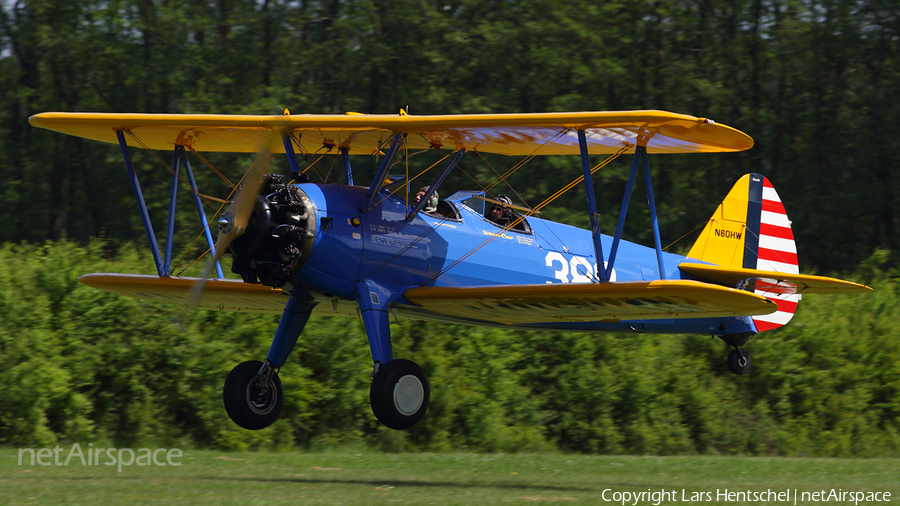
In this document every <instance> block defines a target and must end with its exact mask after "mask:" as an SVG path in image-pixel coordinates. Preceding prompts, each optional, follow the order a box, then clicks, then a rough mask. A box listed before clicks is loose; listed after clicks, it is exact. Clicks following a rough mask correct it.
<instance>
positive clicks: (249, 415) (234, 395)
mask: <svg viewBox="0 0 900 506" xmlns="http://www.w3.org/2000/svg"><path fill="white" fill-rule="evenodd" d="M266 365H267V367H266V368H265V370H262V368H263V363H262V362H260V361H259V360H250V361H248V362H244V363H242V364H238V365H237V366H236V367H235V368H234V369H232V370H231V372H230V373H229V374H228V378H227V379H226V380H225V388H224V389H223V391H222V399H223V400H224V402H225V411H227V412H228V416H229V417H231V419H232V420H233V421H234V423H236V424H238V425H240V426H241V427H243V428H245V429H249V430H259V429H264V428H266V427H268V426H269V425H271V424H272V422H274V421H275V419H276V418H278V413H279V412H280V411H281V405H282V403H283V402H284V390H283V389H282V388H281V380H280V379H279V378H278V375H277V374H275V370H274V369H272V368H271V367H269V366H268V363H267V364H266Z"/></svg>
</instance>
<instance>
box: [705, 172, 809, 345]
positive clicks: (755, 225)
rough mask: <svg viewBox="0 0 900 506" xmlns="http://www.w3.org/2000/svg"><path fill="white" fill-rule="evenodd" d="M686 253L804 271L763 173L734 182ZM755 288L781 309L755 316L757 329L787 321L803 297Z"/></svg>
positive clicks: (727, 264) (781, 208) (749, 266)
mask: <svg viewBox="0 0 900 506" xmlns="http://www.w3.org/2000/svg"><path fill="white" fill-rule="evenodd" d="M688 257H690V258H695V259H697V260H702V261H704V262H709V263H711V264H716V265H720V266H723V267H733V268H735V267H736V268H744V269H759V270H763V271H774V272H784V273H791V274H799V273H800V269H799V267H798V264H797V246H796V244H795V243H794V233H793V231H791V222H790V220H788V217H787V213H786V212H785V210H784V206H783V205H782V203H781V199H780V198H779V197H778V193H777V192H775V188H774V187H773V186H772V183H770V182H769V180H768V179H766V178H765V177H763V176H762V175H760V174H745V175H744V176H743V177H741V179H739V180H738V182H737V183H735V185H734V187H732V188H731V191H730V192H728V195H727V196H726V197H725V200H724V201H723V202H722V203H721V204H719V208H718V209H716V212H715V213H714V214H713V215H712V218H710V219H709V222H707V224H706V227H705V228H704V229H703V232H702V233H701V234H700V237H699V238H697V242H695V243H694V245H693V247H691V251H690V253H688ZM755 292H756V293H757V294H760V295H763V296H765V297H768V298H770V299H773V300H774V301H775V302H776V303H777V304H778V311H776V312H774V313H772V314H768V315H763V316H754V317H753V321H754V323H756V328H757V330H758V331H759V332H763V331H765V330H771V329H774V328H778V327H781V326H782V325H785V324H787V322H789V321H790V320H791V317H793V316H794V311H796V309H797V304H798V303H799V302H800V295H799V294H787V295H785V294H777V293H772V292H768V291H767V290H766V287H764V286H762V284H761V283H757V285H756V289H755Z"/></svg>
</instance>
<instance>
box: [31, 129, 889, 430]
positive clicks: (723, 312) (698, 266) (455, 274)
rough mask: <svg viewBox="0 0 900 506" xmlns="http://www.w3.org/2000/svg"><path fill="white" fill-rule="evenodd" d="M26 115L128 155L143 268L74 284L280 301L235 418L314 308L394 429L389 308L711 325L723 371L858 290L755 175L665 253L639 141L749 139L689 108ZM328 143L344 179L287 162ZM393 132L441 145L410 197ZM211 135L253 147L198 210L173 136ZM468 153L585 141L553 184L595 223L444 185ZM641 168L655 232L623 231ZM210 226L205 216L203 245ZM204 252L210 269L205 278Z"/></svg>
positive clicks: (215, 302)
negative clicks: (146, 253)
mask: <svg viewBox="0 0 900 506" xmlns="http://www.w3.org/2000/svg"><path fill="white" fill-rule="evenodd" d="M30 122H31V124H32V125H34V126H36V127H40V128H46V129H49V130H53V131H56V132H61V133H65V134H69V135H75V136H79V137H84V138H87V139H93V140H97V141H102V142H108V143H116V144H119V146H120V147H121V150H122V154H123V156H124V158H125V164H126V166H127V170H128V174H129V177H130V179H131V182H132V185H133V189H134V193H135V196H136V198H137V204H138V210H139V213H140V215H141V217H142V218H143V222H144V226H145V228H146V233H147V237H148V240H149V243H150V248H151V251H152V252H153V256H154V259H155V262H156V267H157V271H158V276H146V275H132V274H105V273H104V274H88V275H85V276H82V277H81V278H79V281H80V282H82V283H83V284H85V285H88V286H91V287H94V288H99V289H101V290H106V291H108V292H112V293H116V294H121V295H126V296H130V297H137V298H141V299H147V300H152V301H158V302H166V303H174V304H184V305H187V306H194V307H201V308H210V309H219V310H233V311H271V312H281V314H282V316H281V320H280V323H279V324H278V327H277V330H276V331H275V336H274V338H273V340H272V345H271V348H270V349H269V353H268V356H267V357H266V359H265V360H264V361H262V362H260V361H248V362H244V363H241V364H239V365H238V366H237V367H235V368H234V369H233V370H232V371H231V373H230V374H229V375H228V377H227V379H226V380H225V386H224V391H223V399H224V403H225V408H226V410H227V412H228V414H229V416H230V417H231V418H232V419H233V420H234V421H235V422H236V423H237V424H238V425H240V426H241V427H244V428H247V429H261V428H263V427H266V426H268V425H269V424H271V423H272V422H273V421H274V420H275V418H276V417H277V416H278V412H279V410H280V408H281V405H282V400H283V391H282V386H281V381H280V380H279V378H278V371H279V368H280V367H282V366H283V365H284V364H285V361H286V360H287V357H288V355H289V354H290V352H291V349H292V348H293V346H294V344H295V343H296V341H297V339H298V337H299V336H300V333H301V331H302V330H303V327H304V325H305V324H306V322H307V321H308V319H309V318H310V317H311V316H312V315H314V314H320V315H331V316H347V317H354V318H357V317H359V318H361V319H362V321H363V323H364V325H365V330H366V334H367V337H368V342H369V347H370V350H371V354H372V360H373V361H374V371H373V373H372V384H371V389H370V401H371V405H372V411H373V412H374V414H375V416H376V417H377V418H378V420H380V421H381V422H382V423H383V424H384V425H386V426H388V427H391V428H394V429H406V428H409V427H411V426H413V425H414V424H415V423H417V422H418V421H419V420H420V419H421V418H422V417H423V416H424V414H425V411H426V409H427V407H428V403H429V398H430V387H429V382H428V378H427V377H426V375H425V373H424V372H423V371H422V369H421V368H420V367H419V366H418V365H416V364H415V363H414V362H412V361H409V360H404V359H395V358H394V356H393V353H392V347H391V335H390V321H391V319H392V318H395V319H417V320H431V321H439V322H449V323H454V324H463V325H487V326H495V327H502V328H515V329H523V330H528V329H556V330H569V331H574V330H577V331H596V332H631V331H633V332H639V333H644V332H651V333H692V334H694V333H702V334H711V335H713V336H717V337H719V338H721V339H722V340H723V341H724V342H725V343H727V344H728V345H730V346H732V347H733V348H734V349H733V350H732V351H731V352H730V354H729V355H728V357H727V363H728V367H729V369H730V370H731V371H732V372H733V373H735V374H745V373H747V371H748V370H749V368H750V355H749V353H748V352H747V351H746V350H745V349H743V348H742V346H744V345H745V344H746V343H747V341H748V340H749V339H750V338H751V337H752V336H754V335H755V334H757V333H759V332H762V331H765V330H770V329H774V328H777V327H780V326H782V325H784V324H786V323H787V322H788V321H789V320H790V319H791V316H792V315H793V314H794V311H795V309H796V307H797V304H798V302H799V301H800V297H801V296H802V295H803V294H807V293H854V292H867V291H870V290H871V289H870V288H868V287H866V286H863V285H859V284H856V283H851V282H848V281H842V280H838V279H833V278H827V277H820V276H810V275H803V274H800V273H799V269H798V261H797V249H796V246H795V243H794V237H793V233H792V231H791V222H790V221H789V220H788V218H787V214H786V212H785V210H784V206H783V205H782V203H781V199H780V198H779V196H778V194H777V192H776V191H775V189H774V187H773V186H772V184H771V183H770V182H769V180H768V179H766V178H765V177H763V176H762V175H760V174H755V173H754V174H747V175H745V176H743V177H742V178H741V179H740V180H739V181H738V182H737V183H736V184H735V186H734V187H733V188H732V190H731V191H730V192H729V193H728V195H727V196H726V197H725V199H724V201H723V202H722V203H721V205H719V207H718V209H716V211H715V213H714V214H713V216H712V217H711V218H710V219H709V221H708V223H707V224H706V226H705V228H704V229H703V231H702V233H701V234H700V237H699V238H698V239H697V241H696V242H695V243H694V245H693V247H692V248H691V250H690V252H689V253H688V255H687V256H682V255H677V254H671V253H664V252H663V250H662V247H661V245H660V234H659V226H658V223H657V211H656V206H655V201H654V195H653V185H652V183H651V177H650V169H649V161H648V160H649V158H648V155H650V154H658V153H714V152H734V151H742V150H746V149H749V148H750V147H752V145H753V140H752V139H751V138H750V137H749V136H747V135H746V134H744V133H742V132H740V131H738V130H735V129H733V128H731V127H728V126H725V125H722V124H719V123H715V122H714V121H711V120H708V119H704V118H696V117H693V116H687V115H683V114H674V113H669V112H663V111H629V112H578V113H541V114H472V115H443V116H413V115H408V114H406V113H405V112H404V111H401V113H400V114H399V115H361V114H354V113H348V114H346V115H305V114H304V115H291V114H289V113H288V111H285V113H284V114H283V115H271V116H249V115H244V116H235V115H202V114H184V115H182V114H101V113H43V114H38V115H36V116H33V117H32V118H31V119H30ZM135 146H140V147H143V148H147V149H150V150H172V151H174V155H173V160H174V163H173V165H172V167H171V170H172V173H173V176H172V186H171V200H170V205H169V217H168V223H167V229H166V243H165V250H164V252H162V253H161V252H160V249H159V246H158V243H157V240H156V233H155V229H154V227H153V225H152V223H151V220H150V215H149V213H148V211H147V204H146V202H145V200H144V197H143V194H142V190H141V186H140V184H139V181H138V175H137V173H136V171H135V168H134V166H133V164H132V161H131V155H130V148H131V147H135ZM323 149H324V150H325V151H326V152H329V153H332V154H333V155H334V156H336V157H337V160H338V161H339V163H340V165H339V167H342V168H343V174H342V178H341V179H342V180H343V184H334V183H313V182H309V180H308V178H307V177H306V174H304V171H303V170H301V163H299V162H298V156H301V157H307V159H308V157H309V153H312V152H315V151H321V150H323ZM404 149H406V150H408V149H417V150H429V149H437V150H443V151H446V152H448V154H447V155H446V156H445V157H444V160H445V162H446V163H444V164H443V166H442V167H440V168H439V170H438V171H437V172H438V173H437V174H436V176H435V177H434V179H433V180H432V181H431V182H430V184H428V185H427V186H426V187H424V188H422V190H421V191H420V192H419V199H418V200H414V199H413V198H412V196H413V195H415V192H414V191H413V189H411V188H410V184H411V183H410V180H409V178H408V176H406V177H399V178H397V177H394V176H391V175H390V174H389V171H390V168H391V166H392V161H393V160H394V158H395V155H397V153H398V152H401V150H404ZM213 151H215V152H251V153H252V152H258V153H260V157H259V158H258V159H257V162H256V163H255V164H254V165H253V166H252V167H251V169H250V170H249V171H248V172H247V173H246V174H245V177H244V179H243V184H242V185H241V187H240V190H239V191H238V192H237V193H236V196H234V197H233V198H232V197H229V198H228V199H224V200H223V202H226V203H228V204H230V206H229V207H228V209H227V210H226V211H225V212H223V213H221V214H219V215H217V216H213V217H211V219H210V220H208V219H207V216H206V213H205V210H204V207H203V204H202V202H201V196H203V194H201V193H200V191H199V189H198V188H197V185H196V182H195V178H194V175H193V172H192V169H191V165H190V161H189V157H188V153H189V152H194V153H199V152H213ZM471 152H476V153H479V154H486V153H495V154H501V155H509V156H517V157H533V156H550V155H573V156H578V157H580V162H581V166H582V169H583V175H582V176H581V177H580V178H579V179H578V180H576V181H574V182H572V183H571V184H570V185H568V186H567V187H565V188H564V189H563V190H561V191H565V190H568V189H569V188H572V187H574V186H575V185H580V184H581V183H582V182H583V183H584V184H583V187H584V189H585V194H584V195H585V201H586V211H587V213H588V215H589V217H590V223H591V230H582V229H579V228H575V227H571V226H568V225H564V224H560V223H554V222H552V221H549V220H546V219H541V218H540V217H539V216H538V213H539V211H540V209H541V208H542V207H543V206H544V205H545V204H546V203H547V202H549V201H550V200H552V198H551V199H548V200H547V201H545V203H542V204H541V205H538V206H535V207H528V206H526V205H524V203H522V205H519V204H514V203H513V202H512V200H511V199H509V198H508V197H507V196H505V195H494V194H492V193H491V192H490V189H491V186H488V187H483V188H481V189H478V190H473V191H457V192H456V193H454V194H453V195H450V196H448V197H447V198H444V199H441V198H439V197H438V195H439V193H438V192H437V190H438V188H439V187H440V186H441V184H442V183H443V182H444V180H445V179H446V177H447V175H448V174H450V172H451V171H453V170H454V167H456V166H457V165H458V163H459V161H460V160H461V159H462V158H463V157H464V156H465V155H466V154H467V153H471ZM279 153H285V154H286V155H287V159H288V161H289V163H290V165H291V170H292V176H293V180H292V181H287V182H286V181H285V177H284V176H281V175H272V174H270V175H264V174H263V172H264V170H265V167H266V165H267V163H268V160H269V159H270V158H271V156H272V155H274V154H279ZM373 153H378V154H383V155H384V157H383V161H382V163H381V164H380V167H379V169H378V171H377V173H376V175H375V177H374V180H373V181H372V182H371V183H370V184H369V185H368V186H357V185H355V184H354V174H353V170H352V167H351V163H350V161H351V156H352V155H372V154H373ZM624 153H632V154H633V155H634V158H633V163H632V165H631V172H630V174H629V179H628V183H627V186H626V189H625V193H624V198H623V201H622V203H621V211H620V213H619V218H618V221H617V223H616V228H615V232H614V234H613V235H612V236H607V235H602V234H601V233H600V224H599V222H598V219H597V216H598V214H597V208H596V202H595V196H594V195H595V194H594V189H593V184H592V177H591V175H592V173H593V171H595V170H597V169H598V168H599V165H598V166H595V167H592V166H591V164H590V161H589V155H597V154H606V155H610V157H614V156H618V155H620V154H624ZM329 156H330V155H329ZM182 170H183V171H184V173H186V175H187V180H186V181H185V184H186V185H187V186H189V188H190V191H191V192H192V193H193V195H194V199H195V203H196V205H197V210H198V212H199V217H200V227H199V228H200V229H203V230H204V233H205V236H206V241H207V244H208V245H209V248H210V251H212V252H213V254H212V255H211V257H212V260H211V261H210V262H209V263H208V266H209V267H208V269H207V271H206V273H204V275H202V276H200V277H196V278H191V277H180V276H172V275H171V274H172V273H171V262H172V242H173V241H172V239H171V238H172V237H173V231H174V226H175V220H174V217H175V200H176V195H177V189H178V186H179V184H180V181H182V180H184V177H182V175H181V171H182ZM640 170H643V178H644V182H645V185H646V191H647V200H648V203H649V208H650V209H649V212H650V226H651V229H652V233H653V237H654V243H655V244H654V247H645V246H640V245H637V244H634V243H630V242H628V241H624V240H622V231H623V227H624V223H625V216H626V212H627V210H628V207H629V201H630V198H631V194H632V190H633V187H634V183H635V179H636V177H637V175H638V172H639V171H640ZM510 172H511V171H510ZM506 177H507V174H504V175H503V176H501V178H503V179H505V178H506ZM398 184H399V185H400V187H402V188H403V191H398V190H397V186H398ZM391 188H394V189H393V190H392V189H391ZM558 194H559V193H558ZM558 194H557V195H558ZM555 196H556V195H554V197H555ZM221 207H224V204H223V205H222V206H221ZM221 207H220V208H221ZM209 223H217V224H218V242H217V243H214V241H213V238H212V234H211V233H210V231H209V228H210V226H209ZM226 251H227V252H229V253H230V254H231V255H232V258H233V260H232V272H234V273H236V274H239V275H240V276H241V278H242V279H241V280H236V279H235V280H231V279H225V276H224V275H223V273H222V270H221V267H220V266H219V262H218V260H219V258H220V257H221V256H222V255H223V254H224V253H225V252H226ZM213 268H214V269H215V270H216V274H215V276H214V278H215V279H209V280H207V278H208V277H210V276H211V275H212V269H213Z"/></svg>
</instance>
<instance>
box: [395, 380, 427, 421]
mask: <svg viewBox="0 0 900 506" xmlns="http://www.w3.org/2000/svg"><path fill="white" fill-rule="evenodd" d="M424 399H425V387H423V386H422V382H421V381H419V378H417V377H415V376H414V375H412V374H407V375H406V376H403V377H402V378H400V379H399V380H397V384H396V385H394V407H396V408H397V411H399V412H400V413H401V414H403V415H404V416H411V415H413V414H415V413H416V412H417V411H419V408H421V407H422V402H423V401H424Z"/></svg>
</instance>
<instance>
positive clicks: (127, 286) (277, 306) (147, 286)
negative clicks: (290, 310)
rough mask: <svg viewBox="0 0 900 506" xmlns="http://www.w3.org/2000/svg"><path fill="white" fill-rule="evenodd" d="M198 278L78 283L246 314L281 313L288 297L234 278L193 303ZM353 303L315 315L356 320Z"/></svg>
mask: <svg viewBox="0 0 900 506" xmlns="http://www.w3.org/2000/svg"><path fill="white" fill-rule="evenodd" d="M198 280H199V278H188V277H162V278H161V277H159V276H147V275H142V274H108V273H96V274H86V275H84V276H81V277H79V278H78V282H79V283H81V284H83V285H86V286H89V287H91V288H96V289H98V290H103V291H106V292H110V293H114V294H117V295H124V296H126V297H134V298H136V299H144V300H150V301H154V302H163V303H166V304H177V305H185V306H190V307H199V308H203V309H219V310H221V311H241V312H249V313H278V314H280V313H281V312H282V311H283V310H284V306H285V304H286V303H287V299H288V294H287V293H285V292H284V291H282V290H277V289H274V288H269V287H266V286H262V285H254V284H250V283H244V282H243V281H239V280H234V279H210V280H207V282H206V285H205V287H204V289H203V295H202V296H201V297H200V300H195V299H194V297H193V295H192V292H191V289H192V288H193V287H194V286H195V285H196V283H197V281H198ZM356 307H357V306H356V304H355V303H352V304H347V303H344V302H343V301H340V304H338V301H332V300H331V299H329V300H327V301H324V303H320V304H317V305H316V308H315V309H314V310H313V312H314V313H317V314H318V313H321V314H328V315H333V316H352V317H356V314H357V312H356Z"/></svg>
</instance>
